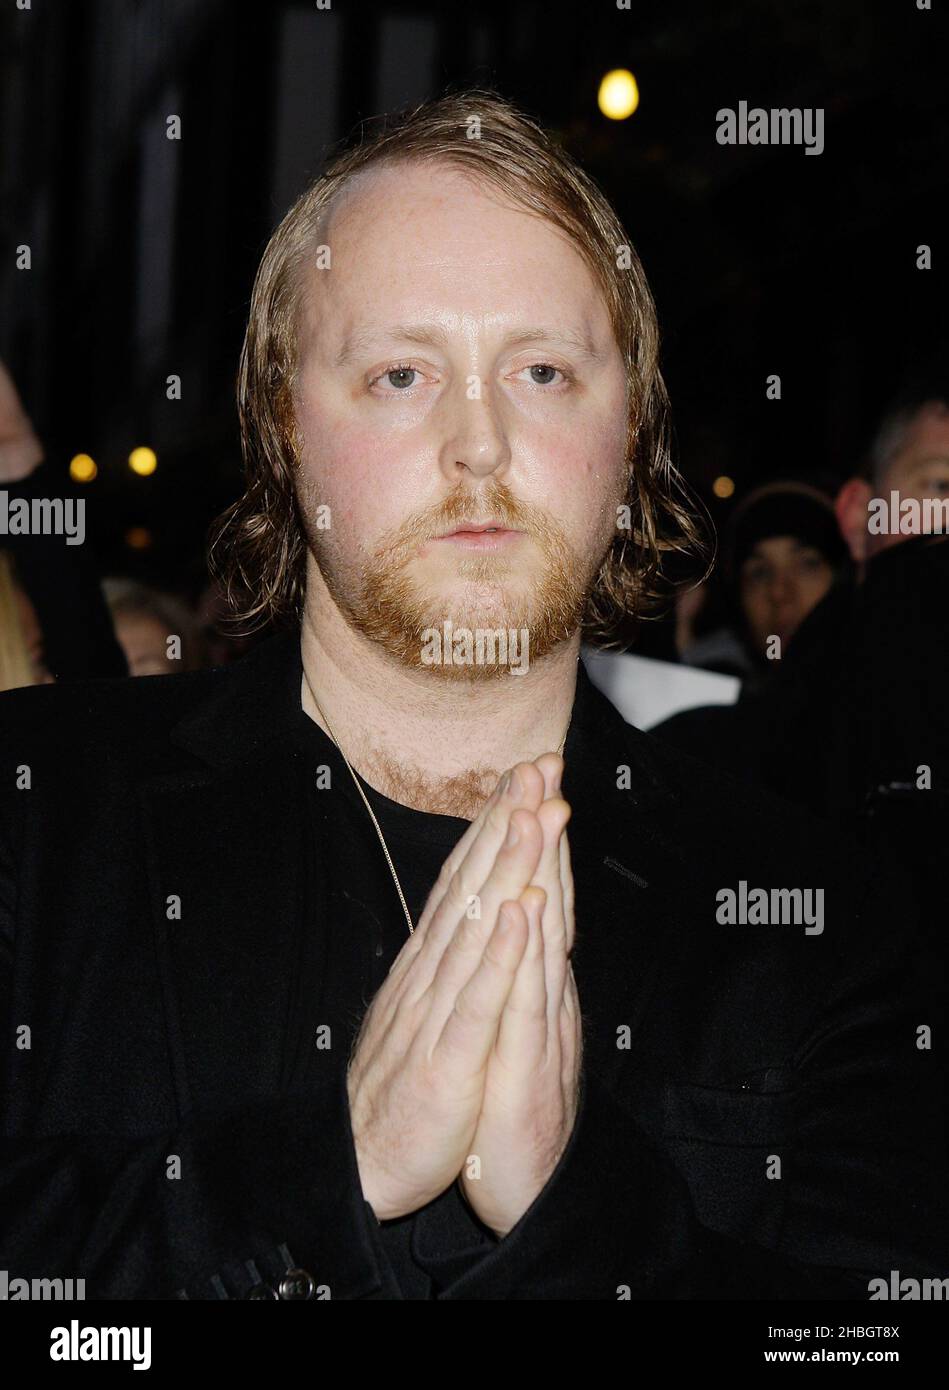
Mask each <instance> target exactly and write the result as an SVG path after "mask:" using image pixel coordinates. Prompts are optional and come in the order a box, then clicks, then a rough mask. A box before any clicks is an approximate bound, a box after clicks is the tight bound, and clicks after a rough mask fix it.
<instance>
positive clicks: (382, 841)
mask: <svg viewBox="0 0 949 1390" xmlns="http://www.w3.org/2000/svg"><path fill="white" fill-rule="evenodd" d="M303 679H304V680H305V681H306V687H307V690H309V692H310V699H311V700H312V701H313V704H314V705H315V706H316V712H317V714H318V715H319V716H320V718H321V719H322V721H323V723H324V724H325V725H326V731H327V733H328V734H329V736H330V738H331V740H332V742H333V743H334V745H335V747H336V751H337V752H338V753H339V756H340V757H341V758H342V760H343V762H344V763H345V764H346V766H347V767H348V768H349V775H350V776H351V777H352V779H353V781H354V782H355V784H356V790H357V792H358V793H359V795H360V796H361V797H362V799H363V802H364V803H365V807H366V810H367V811H368V812H369V817H370V819H371V821H372V823H373V825H374V826H375V827H376V834H377V835H378V836H379V843H380V845H381V846H382V852H383V854H384V855H385V857H386V863H387V864H388V866H389V873H390V874H391V875H392V882H393V883H394V884H395V891H396V892H397V893H398V895H399V902H400V903H401V904H402V911H403V912H404V913H405V920H406V922H407V924H408V928H409V936H411V935H412V933H413V932H414V931H415V926H414V924H413V922H412V914H411V912H409V905H408V903H407V902H406V901H405V894H404V893H403V892H402V885H401V883H400V882H399V875H398V874H397V873H396V871H395V865H394V864H393V862H392V855H391V854H390V853H389V846H388V845H387V844H386V837H385V836H384V835H383V833H382V826H381V825H380V824H379V821H378V819H377V818H376V813H375V811H374V810H373V809H372V807H371V806H370V804H369V798H368V797H367V796H366V793H365V792H364V791H363V789H362V787H361V786H360V783H359V778H358V777H357V776H356V774H355V772H354V771H353V769H352V766H351V764H350V761H349V759H348V758H347V756H346V754H345V753H344V752H343V750H342V748H340V746H339V739H338V738H337V737H336V735H335V734H334V733H333V730H332V728H331V727H330V722H329V720H328V719H327V717H326V715H325V714H324V713H323V711H322V710H321V709H320V704H319V701H318V700H317V698H316V695H315V693H314V691H313V687H312V685H311V684H310V678H309V676H308V675H307V674H306V671H304V673H303ZM568 728H569V725H568ZM566 742H567V735H566V734H564V736H563V738H562V739H561V740H560V747H559V748H558V749H557V752H558V753H561V754H562V753H563V750H564V746H565V744H566Z"/></svg>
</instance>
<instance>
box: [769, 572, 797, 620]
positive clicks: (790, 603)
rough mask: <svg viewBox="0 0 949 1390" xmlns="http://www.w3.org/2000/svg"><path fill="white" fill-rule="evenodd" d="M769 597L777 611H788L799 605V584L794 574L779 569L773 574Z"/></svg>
mask: <svg viewBox="0 0 949 1390" xmlns="http://www.w3.org/2000/svg"><path fill="white" fill-rule="evenodd" d="M768 597H769V599H770V601H771V607H772V609H773V610H774V611H775V612H782V613H783V612H786V611H787V610H789V609H790V610H793V609H795V608H796V607H797V601H798V593H797V585H796V583H795V582H794V578H793V576H792V575H790V574H787V573H784V572H781V571H779V572H778V573H777V574H775V575H773V576H772V579H771V584H770V586H769V592H768Z"/></svg>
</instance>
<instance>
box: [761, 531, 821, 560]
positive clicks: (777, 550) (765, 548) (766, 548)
mask: <svg viewBox="0 0 949 1390" xmlns="http://www.w3.org/2000/svg"><path fill="white" fill-rule="evenodd" d="M808 549H811V546H810V545H809V543H808V542H807V541H803V540H801V538H800V537H799V536H764V537H762V539H761V540H758V541H755V543H754V545H753V546H752V548H751V552H750V554H749V556H748V559H749V560H750V559H753V558H759V559H770V560H777V559H781V558H782V557H784V556H788V557H789V556H791V555H793V554H795V553H796V552H797V551H798V550H808Z"/></svg>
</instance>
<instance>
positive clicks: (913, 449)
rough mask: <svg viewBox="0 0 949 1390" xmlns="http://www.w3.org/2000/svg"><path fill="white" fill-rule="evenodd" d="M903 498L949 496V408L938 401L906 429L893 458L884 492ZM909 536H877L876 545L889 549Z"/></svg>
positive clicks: (885, 476) (926, 408) (874, 540)
mask: <svg viewBox="0 0 949 1390" xmlns="http://www.w3.org/2000/svg"><path fill="white" fill-rule="evenodd" d="M891 491H895V492H898V493H899V494H900V499H901V500H902V499H903V498H905V497H915V498H916V499H917V500H918V501H920V502H922V501H925V500H926V499H927V498H932V499H934V500H941V499H943V498H946V497H949V411H947V410H946V409H945V408H944V407H943V406H941V405H939V404H938V403H935V402H934V403H933V404H932V405H930V406H926V407H925V408H924V409H923V410H921V411H920V412H919V414H918V415H917V416H916V419H915V420H914V421H913V423H912V424H911V425H910V427H909V429H908V430H907V431H906V435H905V438H904V441H903V447H902V448H901V449H900V452H899V453H898V454H897V455H896V456H895V457H894V458H893V459H892V460H891V461H890V464H889V467H888V468H887V469H886V472H885V473H884V475H883V479H882V482H881V484H880V492H881V494H882V495H883V496H884V497H887V498H888V497H889V495H890V492H891ZM905 539H906V537H905V536H904V535H901V534H900V533H899V532H897V533H896V534H895V535H894V534H884V535H881V536H876V537H873V543H874V548H875V549H879V550H887V549H889V547H890V546H892V545H899V543H900V541H902V540H905Z"/></svg>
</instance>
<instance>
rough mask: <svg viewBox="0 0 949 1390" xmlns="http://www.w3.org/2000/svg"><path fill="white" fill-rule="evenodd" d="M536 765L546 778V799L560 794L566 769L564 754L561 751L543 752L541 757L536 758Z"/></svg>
mask: <svg viewBox="0 0 949 1390" xmlns="http://www.w3.org/2000/svg"><path fill="white" fill-rule="evenodd" d="M534 766H535V767H536V768H537V769H538V771H539V772H540V773H541V774H542V776H543V778H544V800H545V801H546V800H549V799H550V797H552V796H559V795H560V783H561V779H562V777H563V770H564V762H563V758H562V756H561V755H560V754H559V753H541V755H540V757H539V758H535V759H534Z"/></svg>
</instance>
